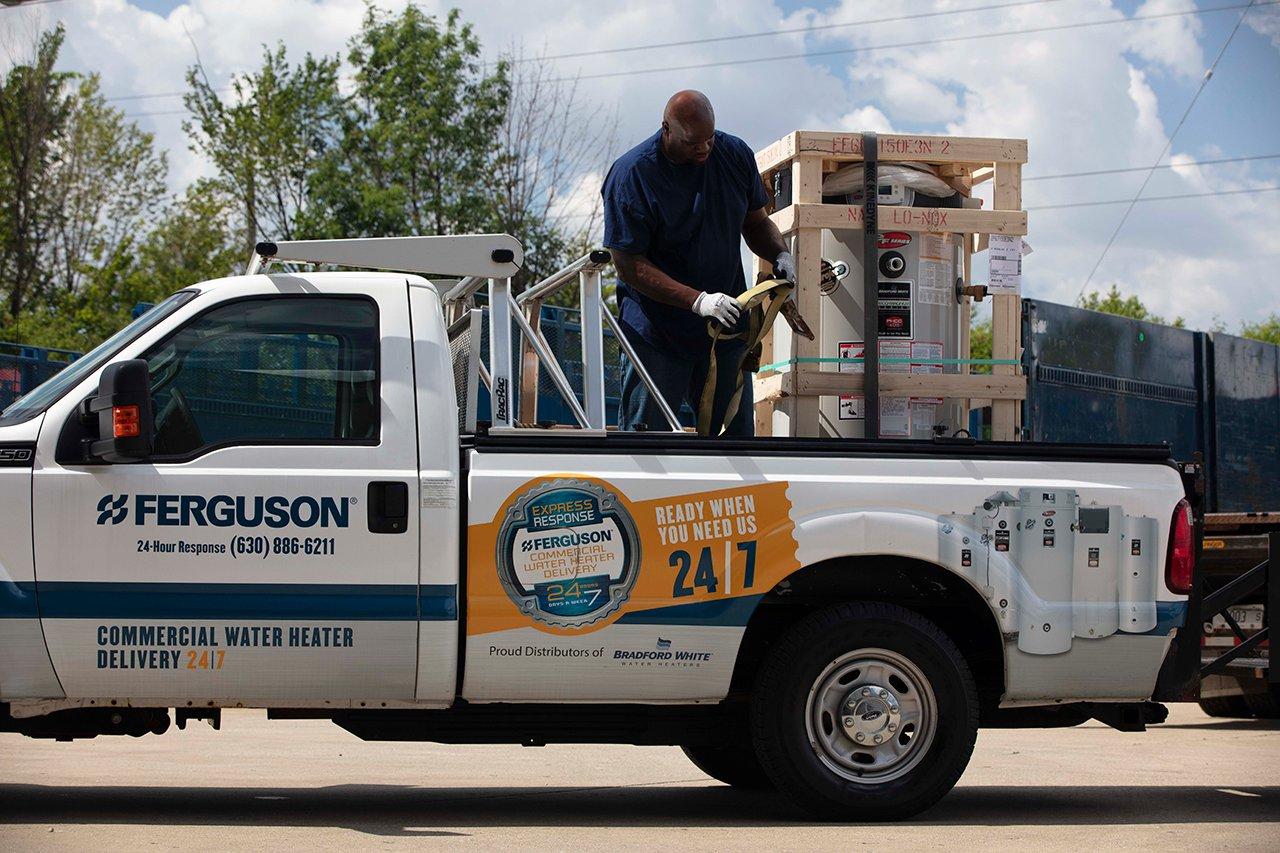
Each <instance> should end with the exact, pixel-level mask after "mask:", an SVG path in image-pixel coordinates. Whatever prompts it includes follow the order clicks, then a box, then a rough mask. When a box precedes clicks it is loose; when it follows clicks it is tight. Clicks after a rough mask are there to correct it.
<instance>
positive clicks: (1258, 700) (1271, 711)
mask: <svg viewBox="0 0 1280 853" xmlns="http://www.w3.org/2000/svg"><path fill="white" fill-rule="evenodd" d="M1244 701H1245V702H1246V703H1247V704H1248V706H1249V710H1250V711H1252V712H1253V715H1254V716H1255V717H1257V718H1258V719H1260V720H1280V689H1278V688H1276V687H1273V686H1271V685H1270V684H1264V685H1263V686H1262V690H1261V691H1258V692H1254V693H1246V694H1244Z"/></svg>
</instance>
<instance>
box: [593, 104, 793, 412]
mask: <svg viewBox="0 0 1280 853" xmlns="http://www.w3.org/2000/svg"><path fill="white" fill-rule="evenodd" d="M601 195H602V196H603V197H604V245H605V247H606V248H608V249H609V251H610V253H611V254H612V255H613V264H614V266H615V267H616V268H617V270H618V275H619V278H620V281H619V284H618V313H619V315H620V322H621V325H622V330H623V332H624V333H625V334H626V336H627V340H628V341H629V342H630V343H631V344H632V346H633V347H634V348H635V350H636V352H637V354H638V355H639V356H640V360H641V361H642V362H643V363H644V367H645V369H646V370H647V371H648V373H649V375H650V377H652V378H653V380H654V384H655V385H657V386H658V389H659V390H660V391H661V392H662V395H663V397H665V398H666V400H667V402H668V403H670V404H671V407H672V409H676V410H678V409H679V408H680V404H681V402H688V403H689V405H690V406H691V407H692V408H693V410H694V411H695V412H696V411H697V410H698V404H699V402H700V399H701V396H702V388H703V385H704V383H705V382H706V380H707V373H708V368H709V364H710V359H709V356H710V353H711V338H710V336H709V335H708V334H707V319H708V318H710V319H713V320H715V321H717V322H719V323H721V324H722V325H723V326H725V327H726V328H730V329H735V330H737V331H741V329H740V328H738V327H739V325H740V324H739V316H738V315H739V309H738V303H737V302H736V301H735V299H734V297H736V296H738V295H739V294H741V293H742V292H743V291H745V290H746V289H747V287H746V281H745V279H744V277H743V274H742V258H741V254H740V251H741V250H740V248H739V247H740V243H739V240H740V239H745V240H746V241H747V248H749V249H750V250H751V251H752V252H754V253H755V254H756V255H758V256H760V257H761V258H763V259H764V260H766V261H769V262H771V263H772V264H773V265H774V269H775V274H777V275H779V276H781V277H785V278H788V279H790V280H791V281H792V282H794V281H795V260H794V259H793V258H792V256H791V253H790V252H788V251H787V244H786V242H785V241H784V240H783V239H782V235H781V234H780V233H779V231H778V228H777V226H775V225H774V224H773V222H772V221H770V219H769V217H768V215H767V214H766V213H765V203H766V202H767V201H768V199H767V197H766V196H765V191H764V185H763V183H762V182H761V180H760V174H759V172H757V171H756V161H755V154H754V153H753V152H752V150H751V148H750V147H748V146H747V144H746V143H745V142H743V141H742V140H741V139H739V138H738V137H736V136H731V135H730V134H727V133H724V132H723V131H719V130H716V127H715V113H714V112H713V111H712V109H711V102H710V101H709V100H707V97H706V95H703V94H702V93H701V92H694V91H683V92H677V93H676V94H675V95H673V96H672V97H671V100H669V101H668V102H667V106H666V109H665V110H664V111H663V114H662V129H661V130H659V131H658V132H657V133H655V134H654V135H653V136H651V137H649V138H648V139H646V140H645V141H644V142H642V143H640V144H639V145H637V146H636V147H635V148H632V149H631V150H630V151H628V152H627V153H626V154H623V155H622V156H621V157H619V158H618V159H617V161H616V162H614V164H613V167H612V168H610V169H609V174H608V176H607V177H606V178H605V180H604V187H603V189H602V190H601ZM743 319H744V320H745V318H743ZM742 325H745V323H744V324H742ZM744 346H745V342H744V341H742V340H741V339H738V340H728V341H722V342H721V343H719V344H718V345H717V349H716V374H717V377H716V394H715V401H714V404H713V409H712V419H711V422H712V423H713V424H718V423H720V421H721V420H722V419H723V417H724V411H725V409H726V408H727V406H728V403H729V398H730V397H731V396H732V395H733V391H734V388H735V386H736V384H737V372H738V370H739V365H740V363H741V360H742V356H743V350H744ZM745 379H746V380H747V381H745V382H744V385H743V389H742V399H741V402H740V403H739V406H738V411H737V412H736V413H735V414H734V417H733V419H732V420H731V421H730V423H728V424H726V425H725V434H726V435H731V436H750V435H753V434H754V427H755V419H754V415H753V412H752V400H751V382H750V377H745ZM618 421H619V426H621V427H622V428H623V429H640V428H647V429H659V430H661V429H668V425H667V422H666V420H665V419H664V418H663V417H662V414H661V412H660V410H659V409H658V407H657V405H656V404H655V403H654V402H653V399H652V396H651V395H650V394H649V392H648V389H647V388H646V387H645V386H644V383H643V382H642V381H641V380H640V377H639V376H638V375H637V373H636V370H635V368H634V367H633V366H632V365H631V364H630V363H628V365H627V367H626V370H625V372H624V374H623V380H622V403H621V410H620V412H619V418H618Z"/></svg>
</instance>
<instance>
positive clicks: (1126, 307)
mask: <svg viewBox="0 0 1280 853" xmlns="http://www.w3.org/2000/svg"><path fill="white" fill-rule="evenodd" d="M1080 307H1081V308H1088V309H1089V310H1090V311H1101V312H1102V313H1104V314H1115V315H1116V316H1118V317H1128V318H1130V319H1133V320H1146V321H1147V322H1149V323H1164V324H1165V325H1167V326H1173V327H1174V328H1177V329H1181V328H1183V327H1184V326H1185V325H1186V323H1185V322H1184V321H1183V319H1182V318H1181V317H1174V318H1173V319H1172V320H1166V319H1164V318H1163V317H1161V316H1159V315H1158V314H1153V313H1151V312H1150V311H1149V310H1147V306H1146V305H1143V304H1142V300H1141V299H1139V298H1138V297H1136V296H1124V295H1122V294H1121V293H1120V288H1118V287H1116V286H1115V285H1114V284H1113V285H1111V289H1110V290H1109V291H1107V292H1106V293H1105V294H1103V293H1099V292H1098V291H1096V290H1095V291H1092V292H1090V293H1088V294H1086V295H1085V297H1084V298H1083V299H1082V300H1080Z"/></svg>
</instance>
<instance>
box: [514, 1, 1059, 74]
mask: <svg viewBox="0 0 1280 853" xmlns="http://www.w3.org/2000/svg"><path fill="white" fill-rule="evenodd" d="M1060 2H1062V0H1018V2H1016V3H993V4H991V5H987V6H970V7H968V8H965V9H940V10H937V11H933V12H919V13H916V14H914V15H898V16H896V17H893V18H870V19H868V20H865V21H844V22H841V23H838V24H814V25H813V26H808V27H791V28H788V29H781V30H761V31H760V32H758V33H738V34H737V35H731V36H709V37H707V38H698V39H685V40H684V41H664V42H655V43H653V44H637V45H631V46H629V47H608V48H601V49H600V50H580V51H576V52H574V53H554V54H551V55H550V56H529V57H522V58H520V59H516V60H515V62H537V61H539V60H557V59H578V58H580V57H584V56H604V55H606V54H610V53H634V52H636V51H641V50H658V49H660V48H664V47H688V46H690V45H695V44H715V43H717V42H726V41H739V40H741V39H755V38H767V37H770V36H789V35H795V34H796V33H814V32H824V31H829V30H840V29H848V28H849V27H865V26H871V25H872V24H896V23H900V22H902V21H918V20H920V19H921V18H940V17H944V16H947V15H964V14H967V13H972V12H990V11H993V10H996V9H1012V8H1015V7H1018V6H1041V5H1043V4H1045V3H1060Z"/></svg>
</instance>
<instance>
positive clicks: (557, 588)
mask: <svg viewBox="0 0 1280 853" xmlns="http://www.w3.org/2000/svg"><path fill="white" fill-rule="evenodd" d="M497 563H498V572H499V575H500V576H501V578H502V584H503V586H504V587H505V588H506V591H507V595H509V596H510V597H511V600H512V601H514V602H515V604H516V606H517V607H519V608H520V611H521V612H522V613H525V614H526V615H528V616H530V617H531V618H533V619H535V620H537V621H538V622H541V623H543V624H546V625H551V626H554V627H557V628H582V627H586V626H588V625H592V624H594V623H596V622H599V621H600V620H601V619H604V618H606V617H608V616H609V615H610V614H612V613H614V612H616V611H617V610H618V608H620V607H621V606H622V604H623V603H624V602H625V601H626V600H627V598H628V596H629V595H630V594H631V589H632V587H633V586H635V582H636V577H637V575H638V573H639V568H640V537H639V534H638V533H637V532H636V526H635V522H634V521H633V520H632V518H631V515H630V514H629V513H628V512H627V510H626V508H625V506H624V505H623V504H622V502H621V501H620V500H619V499H618V496H617V495H615V494H614V493H613V492H610V491H609V490H607V489H605V488H603V487H601V486H598V485H596V484H594V483H587V482H583V481H579V480H553V481H550V482H546V483H541V484H539V485H538V486H536V487H535V488H533V489H531V490H530V491H528V492H525V493H524V494H523V495H521V496H520V497H519V498H518V499H517V500H516V502H515V503H514V504H513V505H512V506H511V508H510V509H509V510H508V511H507V515H506V517H505V518H504V519H503V522H502V527H501V529H500V531H499V533H498V549H497Z"/></svg>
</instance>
